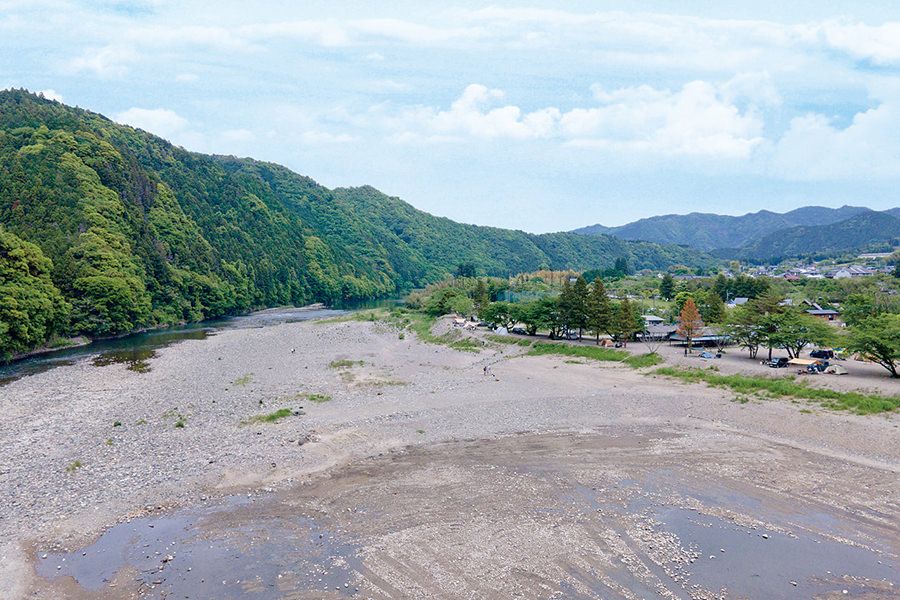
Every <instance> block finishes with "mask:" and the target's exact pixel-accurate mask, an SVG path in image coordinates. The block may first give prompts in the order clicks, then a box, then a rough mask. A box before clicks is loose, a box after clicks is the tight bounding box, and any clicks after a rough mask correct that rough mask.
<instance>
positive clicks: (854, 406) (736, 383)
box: [654, 367, 900, 415]
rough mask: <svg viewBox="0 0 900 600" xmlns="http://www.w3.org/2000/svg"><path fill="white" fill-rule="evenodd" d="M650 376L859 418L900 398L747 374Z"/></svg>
mask: <svg viewBox="0 0 900 600" xmlns="http://www.w3.org/2000/svg"><path fill="white" fill-rule="evenodd" d="M654 373H655V374H657V375H665V376H667V377H675V378H678V379H681V380H683V381H688V382H692V383H699V382H705V383H707V384H709V385H712V386H716V387H724V388H728V389H731V390H733V391H735V392H737V393H738V394H744V395H756V396H761V397H767V398H803V399H806V400H812V401H814V402H818V403H819V404H821V405H822V406H824V407H825V408H832V409H835V410H849V411H853V412H855V413H856V414H859V415H866V414H872V413H880V412H886V411H892V410H896V409H897V408H898V407H900V398H896V397H885V396H878V395H875V394H864V393H861V392H839V391H837V390H830V389H826V388H814V387H810V386H809V385H808V384H807V383H806V382H805V381H795V380H794V379H793V378H791V377H788V378H779V379H773V378H769V377H752V376H749V375H719V374H717V373H715V372H713V371H709V370H703V369H684V368H678V367H662V368H660V369H657V370H655V371H654Z"/></svg>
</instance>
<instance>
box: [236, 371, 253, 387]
mask: <svg viewBox="0 0 900 600" xmlns="http://www.w3.org/2000/svg"><path fill="white" fill-rule="evenodd" d="M251 381H253V373H248V374H247V375H244V376H242V377H238V378H237V379H235V380H234V382H233V383H234V385H242V386H243V385H247V384H248V383H250V382H251Z"/></svg>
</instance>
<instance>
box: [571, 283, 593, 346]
mask: <svg viewBox="0 0 900 600" xmlns="http://www.w3.org/2000/svg"><path fill="white" fill-rule="evenodd" d="M570 310H571V316H570V318H569V327H572V328H576V327H577V328H578V339H579V340H580V339H581V335H582V331H583V330H584V329H585V328H586V327H587V325H588V286H587V282H586V281H585V280H584V277H579V278H578V279H576V280H575V283H574V284H573V285H572V303H571V306H570Z"/></svg>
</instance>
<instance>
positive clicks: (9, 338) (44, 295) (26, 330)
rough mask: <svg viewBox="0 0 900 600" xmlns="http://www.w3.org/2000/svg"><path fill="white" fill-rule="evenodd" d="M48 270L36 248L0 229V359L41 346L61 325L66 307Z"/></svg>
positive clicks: (65, 313) (39, 251)
mask: <svg viewBox="0 0 900 600" xmlns="http://www.w3.org/2000/svg"><path fill="white" fill-rule="evenodd" d="M52 269H53V264H52V263H51V262H50V259H49V258H47V257H45V256H44V254H43V252H41V250H40V248H38V247H37V246H35V245H34V244H31V243H29V242H26V241H24V240H22V239H21V238H19V237H18V236H16V235H13V234H12V233H8V232H5V231H3V230H2V229H0V358H3V359H5V358H9V357H10V356H11V355H13V354H18V353H21V352H24V351H26V350H29V349H31V348H33V347H35V346H38V345H40V344H43V343H45V342H46V341H48V340H49V339H50V338H51V336H53V334H55V333H57V332H58V331H59V330H60V329H62V327H63V326H64V325H65V322H66V319H67V318H68V316H69V308H70V307H69V305H68V304H67V303H66V301H65V300H63V297H62V294H60V292H59V290H58V289H56V286H54V285H53V282H52V281H50V271H51V270H52Z"/></svg>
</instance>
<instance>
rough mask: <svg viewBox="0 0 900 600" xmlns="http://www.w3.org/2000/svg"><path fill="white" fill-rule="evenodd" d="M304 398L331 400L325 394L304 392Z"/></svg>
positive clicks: (315, 400)
mask: <svg viewBox="0 0 900 600" xmlns="http://www.w3.org/2000/svg"><path fill="white" fill-rule="evenodd" d="M303 397H304V398H306V399H307V400H309V401H310V402H319V403H322V402H328V401H329V400H331V396H326V395H325V394H304V395H303Z"/></svg>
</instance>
